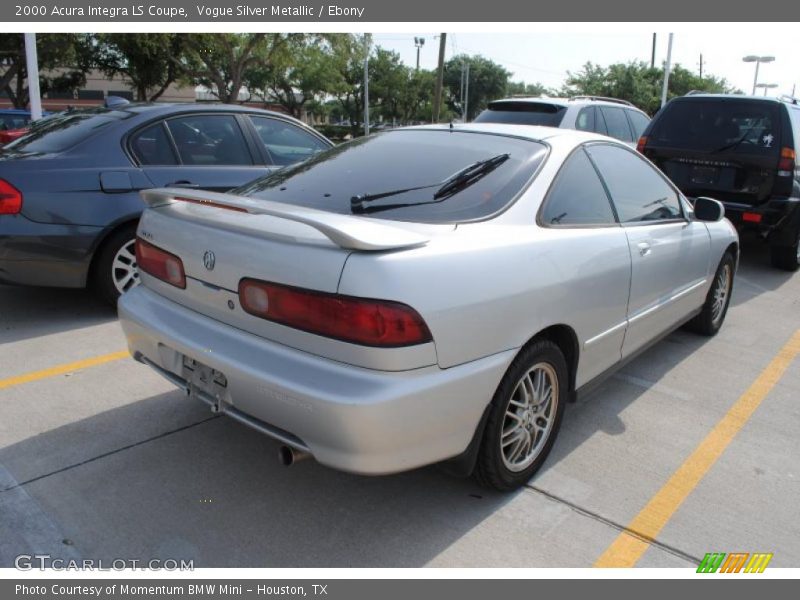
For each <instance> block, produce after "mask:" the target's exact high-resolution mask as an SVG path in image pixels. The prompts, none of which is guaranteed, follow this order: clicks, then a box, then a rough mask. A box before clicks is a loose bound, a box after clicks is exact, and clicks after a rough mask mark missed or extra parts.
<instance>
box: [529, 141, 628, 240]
mask: <svg viewBox="0 0 800 600" xmlns="http://www.w3.org/2000/svg"><path fill="white" fill-rule="evenodd" d="M540 222H541V223H542V224H543V225H546V226H558V225H572V226H578V227H579V226H581V225H614V224H616V219H615V218H614V212H613V210H612V209H611V204H610V202H609V201H608V195H606V192H605V190H604V189H603V184H602V183H601V182H600V178H599V177H598V176H597V171H595V169H594V167H593V166H592V163H591V162H590V161H589V157H587V156H586V152H585V151H584V150H582V149H579V150H578V151H576V152H575V153H573V154H572V156H570V157H569V158H568V159H567V161H566V162H565V163H564V166H563V167H561V171H559V173H558V175H557V176H556V179H555V182H554V183H553V185H552V186H550V191H549V192H548V194H547V198H545V201H544V208H543V209H542V212H541V217H540Z"/></svg>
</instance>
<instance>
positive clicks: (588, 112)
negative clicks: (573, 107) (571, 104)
mask: <svg viewBox="0 0 800 600" xmlns="http://www.w3.org/2000/svg"><path fill="white" fill-rule="evenodd" d="M575 129H578V130H579V131H594V130H595V129H594V106H587V107H586V108H582V109H581V112H579V113H578V118H577V119H575Z"/></svg>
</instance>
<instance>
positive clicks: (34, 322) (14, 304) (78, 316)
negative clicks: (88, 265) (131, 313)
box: [0, 285, 117, 343]
mask: <svg viewBox="0 0 800 600" xmlns="http://www.w3.org/2000/svg"><path fill="white" fill-rule="evenodd" d="M0 315H2V318H0V343H6V342H16V341H20V340H25V339H29V338H35V337H39V336H43V335H50V334H53V333H60V332H63V331H70V330H74V329H82V328H84V327H91V326H93V325H100V324H101V323H108V322H110V321H113V320H115V319H116V318H117V311H116V309H115V308H113V307H111V306H109V305H108V304H106V303H104V302H102V301H101V300H99V299H98V298H97V297H96V296H95V295H94V294H92V293H91V292H90V291H89V290H84V289H62V288H44V287H28V286H12V285H0Z"/></svg>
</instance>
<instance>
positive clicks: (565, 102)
mask: <svg viewBox="0 0 800 600" xmlns="http://www.w3.org/2000/svg"><path fill="white" fill-rule="evenodd" d="M495 102H519V103H526V102H529V103H531V104H552V105H553V106H561V107H564V108H566V107H568V106H580V105H589V104H591V105H596V104H600V105H603V106H624V107H626V108H632V109H635V110H638V111H640V112H643V111H642V110H641V109H640V108H638V107H637V106H635V105H634V104H631V103H630V102H628V101H627V100H618V99H616V98H606V97H604V96H588V95H587V96H573V97H571V98H560V97H549V96H511V97H510V98H498V99H497V100H492V101H491V102H489V104H494V103H495Z"/></svg>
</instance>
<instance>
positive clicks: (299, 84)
mask: <svg viewBox="0 0 800 600" xmlns="http://www.w3.org/2000/svg"><path fill="white" fill-rule="evenodd" d="M343 35H346V34H327V35H322V34H309V35H303V34H301V35H297V36H293V37H291V38H288V39H287V40H286V43H285V44H284V46H283V48H282V49H281V51H280V52H276V53H274V55H273V57H272V60H271V61H270V62H267V61H263V62H262V61H259V62H256V63H255V64H254V65H253V66H252V67H250V68H249V69H248V71H247V72H246V73H245V80H246V81H247V83H248V85H249V86H250V87H251V88H253V89H254V90H259V91H261V92H262V93H264V95H265V96H271V97H272V98H273V99H274V100H275V101H276V102H277V103H278V104H280V105H281V106H283V107H284V108H285V109H286V110H287V112H289V114H291V115H293V116H295V117H297V118H299V117H300V116H302V113H303V110H304V109H305V108H306V107H307V106H313V107H314V109H315V110H316V111H320V110H321V106H322V105H321V104H320V102H319V101H321V100H322V98H323V97H324V96H325V94H326V92H327V91H328V90H329V89H330V88H331V87H332V86H333V85H334V82H335V80H336V77H337V75H336V58H335V54H334V50H333V48H334V45H335V44H336V43H337V41H338V38H339V37H341V36H343Z"/></svg>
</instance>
